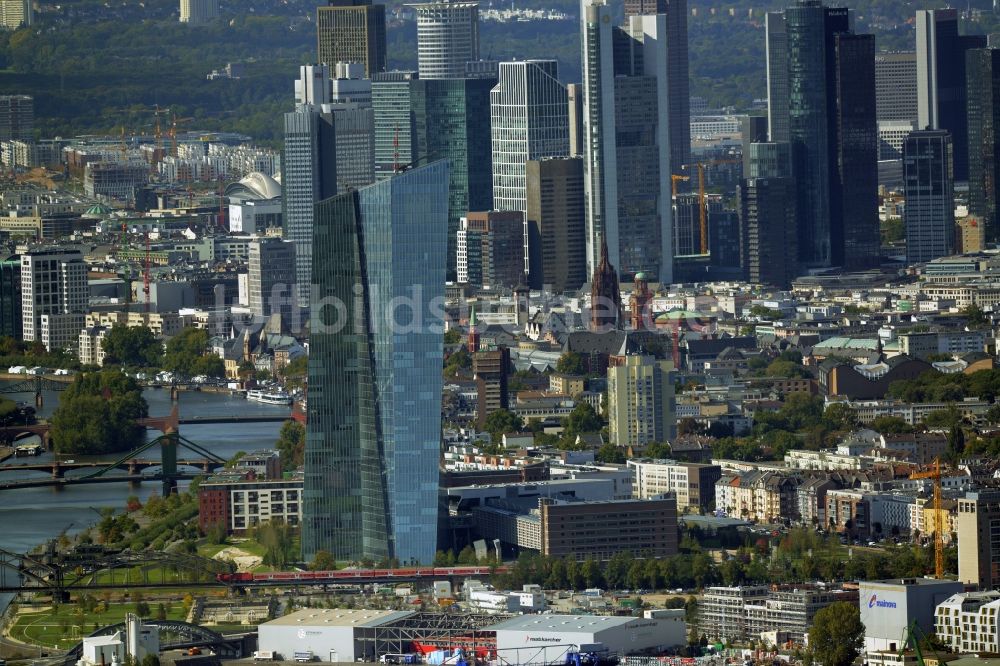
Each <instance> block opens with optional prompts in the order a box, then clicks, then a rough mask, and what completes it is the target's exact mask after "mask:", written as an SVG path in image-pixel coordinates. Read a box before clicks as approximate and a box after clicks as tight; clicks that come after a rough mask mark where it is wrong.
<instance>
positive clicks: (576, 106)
mask: <svg viewBox="0 0 1000 666" xmlns="http://www.w3.org/2000/svg"><path fill="white" fill-rule="evenodd" d="M566 96H567V98H568V100H569V156H570V157H583V86H581V85H580V84H579V83H570V84H569V85H568V86H566Z"/></svg>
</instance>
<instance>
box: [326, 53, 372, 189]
mask: <svg viewBox="0 0 1000 666" xmlns="http://www.w3.org/2000/svg"><path fill="white" fill-rule="evenodd" d="M330 84H331V89H330V104H329V106H326V105H324V106H323V107H322V110H323V111H329V112H330V113H332V114H333V128H334V145H335V146H336V152H337V192H340V193H343V192H346V191H347V190H352V189H353V190H356V189H358V188H361V187H365V186H366V185H371V184H372V183H374V182H375V112H374V110H373V108H372V82H371V81H370V80H369V79H366V78H364V70H363V68H362V66H361V65H359V64H356V63H337V65H336V67H335V68H334V78H333V79H331V81H330Z"/></svg>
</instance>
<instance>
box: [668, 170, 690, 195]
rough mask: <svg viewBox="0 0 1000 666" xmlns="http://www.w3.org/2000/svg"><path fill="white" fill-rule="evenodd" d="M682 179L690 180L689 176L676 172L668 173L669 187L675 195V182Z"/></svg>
mask: <svg viewBox="0 0 1000 666" xmlns="http://www.w3.org/2000/svg"><path fill="white" fill-rule="evenodd" d="M682 180H691V176H678V175H677V174H676V173H675V174H671V175H670V189H671V190H672V194H673V195H674V196H675V197H676V196H677V183H678V182H679V181H682Z"/></svg>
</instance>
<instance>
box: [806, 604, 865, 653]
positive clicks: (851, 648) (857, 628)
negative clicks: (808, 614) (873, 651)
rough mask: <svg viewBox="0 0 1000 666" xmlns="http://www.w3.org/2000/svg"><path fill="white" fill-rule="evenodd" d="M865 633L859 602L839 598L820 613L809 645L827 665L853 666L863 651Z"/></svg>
mask: <svg viewBox="0 0 1000 666" xmlns="http://www.w3.org/2000/svg"><path fill="white" fill-rule="evenodd" d="M864 635H865V625H864V624H862V623H861V613H860V611H859V610H858V606H857V604H851V603H847V602H846V601H838V602H836V603H833V604H830V605H829V606H827V607H826V608H823V609H821V610H819V611H818V612H817V613H816V617H815V618H813V626H812V628H811V629H810V630H809V647H810V649H811V650H812V653H813V655H814V656H815V658H816V660H817V661H819V662H820V663H821V664H823V666H850V665H851V664H853V663H854V660H855V659H856V658H857V657H858V655H859V654H861V645H862V643H863V640H864Z"/></svg>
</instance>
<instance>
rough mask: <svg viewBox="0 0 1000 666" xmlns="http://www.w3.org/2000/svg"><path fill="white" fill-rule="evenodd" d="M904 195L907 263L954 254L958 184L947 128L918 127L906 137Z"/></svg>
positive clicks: (904, 145)
mask: <svg viewBox="0 0 1000 666" xmlns="http://www.w3.org/2000/svg"><path fill="white" fill-rule="evenodd" d="M903 194H904V197H905V199H906V206H905V207H904V208H903V227H904V228H905V230H906V262H907V263H908V264H915V263H919V262H924V261H930V260H932V259H937V258H938V257H947V256H949V255H951V254H953V253H954V251H955V210H954V209H955V184H954V179H953V176H952V144H951V134H949V133H948V131H947V130H919V131H916V132H910V134H909V135H908V136H907V137H906V140H905V141H904V142H903Z"/></svg>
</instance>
